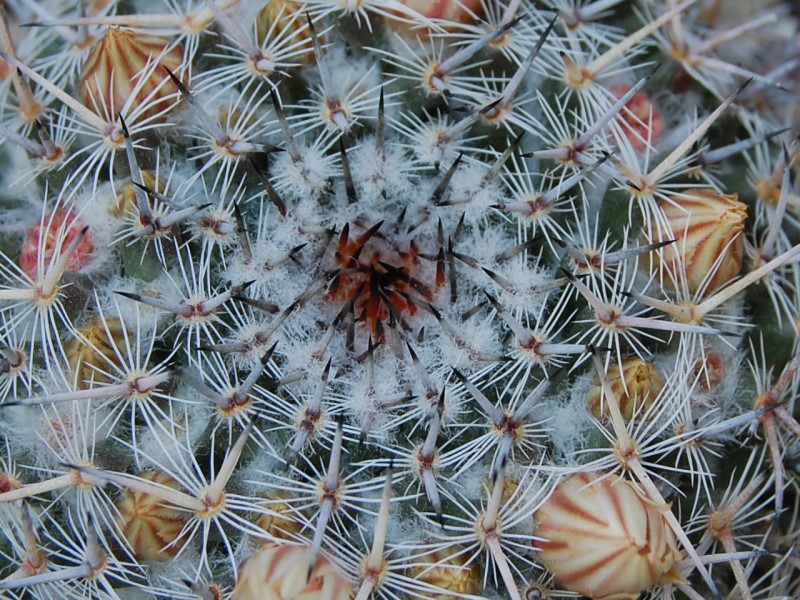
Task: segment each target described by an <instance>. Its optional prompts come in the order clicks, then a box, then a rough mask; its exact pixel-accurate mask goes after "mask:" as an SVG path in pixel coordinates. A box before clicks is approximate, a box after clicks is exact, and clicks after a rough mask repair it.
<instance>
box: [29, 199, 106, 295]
mask: <svg viewBox="0 0 800 600" xmlns="http://www.w3.org/2000/svg"><path fill="white" fill-rule="evenodd" d="M85 227H86V224H85V223H84V222H83V221H82V220H81V219H79V218H78V217H76V216H75V215H74V214H72V212H70V211H69V210H66V209H63V208H59V209H57V210H55V211H53V212H52V213H50V214H49V215H47V216H45V217H42V219H40V220H39V222H38V223H36V225H34V226H33V227H31V228H30V229H28V233H27V235H26V236H25V242H24V243H23V244H22V249H21V251H20V256H19V267H20V269H22V270H23V271H24V272H25V274H26V275H28V276H29V277H30V278H31V279H33V280H36V279H38V278H39V276H40V275H41V274H42V273H40V268H41V267H43V268H44V270H45V271H46V270H47V267H48V265H49V264H50V261H51V259H52V258H53V255H54V254H55V253H56V252H58V253H59V254H60V253H62V252H64V251H65V250H66V249H67V248H68V247H69V245H70V244H71V243H72V242H73V240H75V238H76V237H78V235H80V233H81V231H83V229H84V228H85ZM43 235H44V238H45V239H44V240H42V239H41V238H42V236H43ZM57 245H58V248H56V246H57ZM93 258H94V244H93V243H92V236H91V233H88V234H87V235H85V236H84V238H83V239H82V240H81V241H80V243H79V244H78V247H77V249H76V250H75V252H73V253H72V255H71V256H70V257H69V259H68V260H67V265H66V268H65V271H67V272H74V271H80V270H81V269H83V268H84V267H86V266H87V265H88V264H89V263H90V262H91V261H92V259H93Z"/></svg>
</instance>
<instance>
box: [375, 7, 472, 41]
mask: <svg viewBox="0 0 800 600" xmlns="http://www.w3.org/2000/svg"><path fill="white" fill-rule="evenodd" d="M400 4H402V5H403V6H407V7H408V8H409V9H411V10H413V11H414V12H416V13H418V14H420V15H422V16H423V17H426V18H428V19H435V20H437V21H440V22H441V21H450V22H451V23H453V25H458V24H461V23H469V22H470V21H472V20H473V18H474V17H473V15H480V13H481V2H480V0H435V1H431V0H400ZM398 17H400V18H402V19H404V20H407V19H409V16H408V14H406V13H403V14H398ZM386 23H387V24H388V25H389V26H390V27H391V28H392V29H396V30H398V31H407V32H408V33H411V34H412V35H416V34H420V33H430V31H429V30H426V29H419V28H415V27H413V25H412V24H410V23H407V22H405V21H401V20H398V19H393V18H389V19H386ZM439 24H440V25H441V24H442V23H439ZM445 28H446V29H447V27H445Z"/></svg>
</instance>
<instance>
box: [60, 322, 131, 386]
mask: <svg viewBox="0 0 800 600" xmlns="http://www.w3.org/2000/svg"><path fill="white" fill-rule="evenodd" d="M64 352H65V354H66V356H67V360H68V361H69V370H70V378H71V380H72V381H73V382H74V383H75V386H76V387H77V388H78V389H88V388H89V387H91V384H92V382H96V383H108V382H110V381H112V380H113V373H114V366H118V367H119V366H121V362H122V358H121V357H122V356H124V352H125V330H124V329H123V327H122V323H121V322H120V320H119V319H102V318H97V319H93V320H92V321H91V322H90V323H89V324H87V325H86V326H85V327H82V328H81V329H79V330H78V335H74V336H72V337H70V338H69V339H68V340H67V342H66V343H65V344H64Z"/></svg>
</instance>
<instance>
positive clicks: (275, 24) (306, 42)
mask: <svg viewBox="0 0 800 600" xmlns="http://www.w3.org/2000/svg"><path fill="white" fill-rule="evenodd" d="M268 36H269V37H270V38H271V39H281V40H291V43H292V44H297V49H298V50H299V49H300V48H302V49H304V50H305V51H306V53H305V54H303V55H302V56H298V57H297V58H296V59H294V60H298V61H304V62H308V63H313V62H314V44H313V42H312V41H311V29H310V28H309V26H308V20H307V19H306V12H305V7H304V6H303V5H302V4H297V3H294V2H290V1H289V0H268V1H267V3H266V4H265V5H264V6H262V7H261V10H259V11H258V14H257V15H256V40H257V41H258V43H259V45H261V44H263V43H264V41H265V40H266V39H267V37H268Z"/></svg>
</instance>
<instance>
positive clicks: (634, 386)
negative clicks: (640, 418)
mask: <svg viewBox="0 0 800 600" xmlns="http://www.w3.org/2000/svg"><path fill="white" fill-rule="evenodd" d="M607 376H608V381H609V383H610V384H611V389H612V390H614V397H615V398H616V399H617V403H618V404H619V409H620V411H621V412H622V416H623V417H624V418H625V420H626V421H630V420H631V419H632V418H633V415H634V411H635V410H636V411H639V410H646V409H647V407H649V406H651V405H652V404H653V401H654V400H655V399H656V397H657V396H658V394H659V393H660V392H661V389H662V388H663V387H664V379H663V378H662V377H661V373H659V372H658V368H657V367H656V366H655V365H654V364H653V363H649V362H647V361H645V360H642V359H641V358H639V357H636V356H632V357H630V358H626V359H625V360H623V361H622V369H621V370H620V365H619V364H617V363H614V364H612V365H611V367H610V370H609V372H608V373H607ZM602 393H603V387H602V385H601V384H600V378H599V377H595V382H594V384H593V385H592V387H591V388H589V394H588V398H587V399H588V402H589V408H590V409H591V411H592V413H594V415H595V416H596V417H598V418H599V417H600V416H601V415H602V416H606V417H608V416H610V413H609V409H608V400H607V399H606V400H605V401H604V402H602V412H601V410H600V407H601V397H602Z"/></svg>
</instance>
